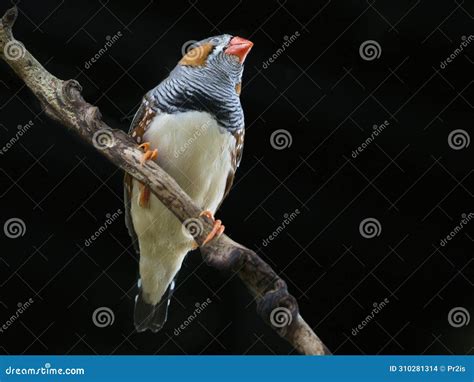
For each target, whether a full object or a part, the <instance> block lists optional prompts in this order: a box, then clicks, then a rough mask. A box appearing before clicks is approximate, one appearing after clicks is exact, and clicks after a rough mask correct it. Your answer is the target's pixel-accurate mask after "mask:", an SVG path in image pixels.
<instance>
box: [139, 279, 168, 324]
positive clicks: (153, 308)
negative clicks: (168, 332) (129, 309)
mask: <svg viewBox="0 0 474 382" xmlns="http://www.w3.org/2000/svg"><path fill="white" fill-rule="evenodd" d="M140 284H141V283H140V280H139V281H138V295H137V296H136V297H135V312H134V322H135V329H136V330H137V332H144V331H145V330H147V329H149V330H151V331H152V332H153V333H156V332H158V331H159V330H160V329H161V328H162V327H163V326H164V324H165V322H166V319H167V318H168V306H169V305H170V302H171V296H172V295H173V291H174V286H175V280H173V281H171V283H170V285H169V286H168V289H166V292H165V294H164V295H163V297H162V298H161V301H160V302H159V303H158V304H156V305H152V304H148V303H147V302H145V300H144V299H143V294H142V293H143V292H142V288H141V286H140Z"/></svg>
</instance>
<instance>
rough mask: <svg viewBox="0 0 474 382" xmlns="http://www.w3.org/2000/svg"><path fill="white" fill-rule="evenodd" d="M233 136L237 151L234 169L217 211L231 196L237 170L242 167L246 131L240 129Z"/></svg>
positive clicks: (233, 155)
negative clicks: (228, 196)
mask: <svg viewBox="0 0 474 382" xmlns="http://www.w3.org/2000/svg"><path fill="white" fill-rule="evenodd" d="M233 134H234V138H235V149H234V152H233V153H232V167H231V169H230V171H229V174H228V175H227V182H226V184H225V191H224V196H223V197H222V200H221V202H220V203H219V206H218V207H217V209H219V208H220V206H221V205H222V203H223V202H224V200H225V198H226V197H227V195H229V192H230V189H231V188H232V184H234V177H235V173H236V171H237V168H238V167H239V165H240V160H241V159H242V153H243V151H244V135H245V130H244V129H240V130H238V131H236V132H235V133H233Z"/></svg>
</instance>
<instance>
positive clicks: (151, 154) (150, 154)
mask: <svg viewBox="0 0 474 382" xmlns="http://www.w3.org/2000/svg"><path fill="white" fill-rule="evenodd" d="M138 148H140V149H143V150H144V151H145V152H144V153H143V157H142V160H141V161H140V164H141V165H142V166H143V164H144V163H145V162H146V161H147V160H153V159H156V158H158V150H157V149H154V150H150V143H149V142H144V143H142V144H141V145H140V146H138Z"/></svg>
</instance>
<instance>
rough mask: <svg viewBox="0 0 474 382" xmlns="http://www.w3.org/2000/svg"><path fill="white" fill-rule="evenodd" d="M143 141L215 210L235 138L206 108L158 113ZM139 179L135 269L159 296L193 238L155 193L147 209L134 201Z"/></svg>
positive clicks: (168, 169)
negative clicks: (175, 112) (138, 268)
mask: <svg viewBox="0 0 474 382" xmlns="http://www.w3.org/2000/svg"><path fill="white" fill-rule="evenodd" d="M143 141H144V142H150V146H151V148H152V149H155V148H156V149H158V159H157V162H158V164H159V165H160V166H161V167H162V168H163V169H164V170H165V171H166V172H167V173H168V174H170V175H171V176H172V177H173V178H174V179H175V180H176V181H177V182H178V184H179V185H180V186H181V188H183V190H184V191H186V193H187V194H188V195H189V196H190V197H191V198H192V199H193V200H194V201H195V202H196V204H197V205H198V206H200V207H201V208H202V209H203V210H210V211H212V212H215V210H216V209H217V207H218V205H219V203H220V201H221V200H222V197H223V195H224V192H225V186H226V182H227V177H228V174H229V171H230V170H231V166H232V153H233V151H234V149H235V143H236V142H235V138H234V137H233V135H232V134H230V133H229V132H227V131H225V130H224V129H222V128H220V127H219V126H218V124H217V122H216V120H215V119H214V118H213V117H212V116H211V115H210V114H209V113H206V112H197V111H191V112H186V113H180V114H160V115H157V116H156V117H155V118H154V120H153V121H152V122H151V124H150V126H149V128H148V129H147V131H146V132H145V134H144V137H143ZM138 191H139V187H138V183H137V182H136V181H134V186H133V192H132V206H131V214H132V219H133V225H134V229H135V232H136V233H137V236H138V238H139V243H140V274H141V276H142V282H144V281H145V279H148V280H147V281H148V282H147V284H148V285H149V286H148V289H150V285H153V286H154V285H156V291H154V292H152V295H153V296H151V297H150V299H151V300H159V298H161V295H162V294H163V293H164V291H165V290H166V287H167V285H168V284H169V283H170V282H171V280H172V279H173V277H174V275H175V274H176V272H177V271H178V270H179V268H180V267H181V263H182V261H183V259H184V256H185V255H186V253H187V252H188V251H189V250H190V249H191V247H192V243H193V240H192V237H191V235H189V234H188V233H186V231H184V230H183V229H182V226H181V223H179V221H178V220H177V219H176V217H175V216H174V215H172V213H171V212H169V211H168V209H167V208H166V207H165V206H163V204H162V203H161V202H160V201H159V200H158V199H157V198H156V197H155V196H153V195H152V196H151V199H150V205H149V207H148V208H143V207H140V206H139V205H138V198H139V193H138Z"/></svg>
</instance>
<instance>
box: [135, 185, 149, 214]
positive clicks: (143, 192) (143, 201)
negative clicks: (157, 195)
mask: <svg viewBox="0 0 474 382" xmlns="http://www.w3.org/2000/svg"><path fill="white" fill-rule="evenodd" d="M150 195H151V191H150V187H148V186H145V185H144V184H143V183H140V197H139V199H138V205H139V206H140V207H143V208H147V207H148V203H149V201H150Z"/></svg>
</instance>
